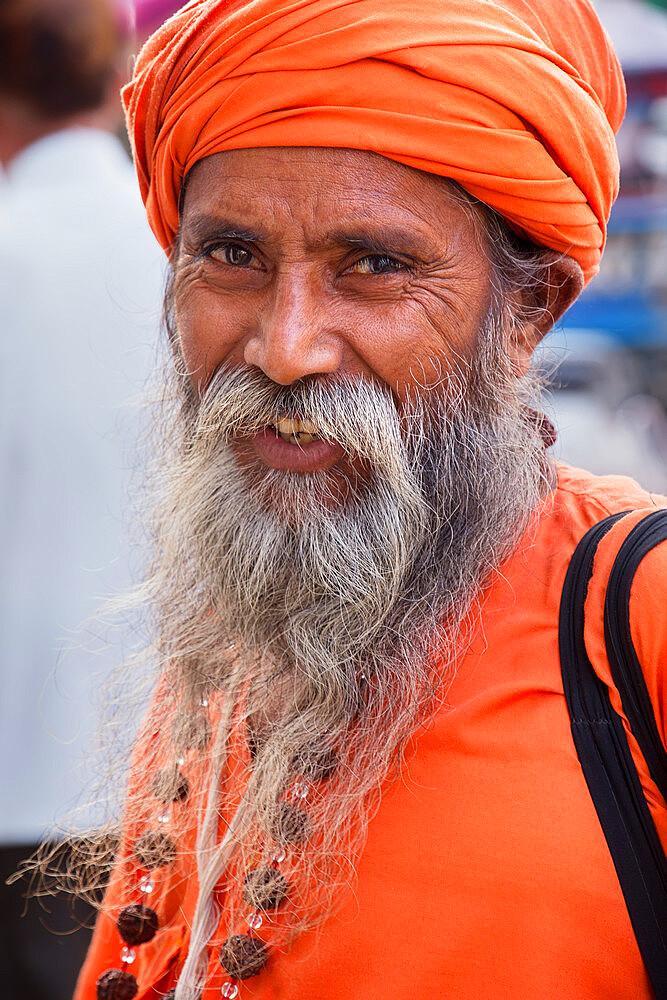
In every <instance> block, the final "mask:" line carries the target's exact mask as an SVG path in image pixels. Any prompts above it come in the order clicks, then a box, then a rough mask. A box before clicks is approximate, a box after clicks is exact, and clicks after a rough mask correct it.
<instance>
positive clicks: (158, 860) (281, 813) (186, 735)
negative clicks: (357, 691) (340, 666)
mask: <svg viewBox="0 0 667 1000" xmlns="http://www.w3.org/2000/svg"><path fill="white" fill-rule="evenodd" d="M364 680H365V678H364ZM207 706H208V700H207V699H206V698H203V699H202V701H201V709H205V708H206V707H207ZM211 732H212V730H211V724H210V721H209V719H208V716H207V714H205V712H204V711H201V710H199V711H197V712H196V713H195V714H194V715H193V716H190V717H189V718H187V719H186V720H185V722H183V721H182V720H178V726H177V731H175V732H172V736H173V738H174V741H175V743H176V744H177V746H178V747H179V752H180V753H181V756H179V757H178V758H177V759H176V762H175V764H174V765H172V766H171V767H168V768H164V769H161V770H159V771H157V772H156V774H155V775H154V777H153V780H152V782H151V791H152V793H153V795H154V796H155V798H156V799H157V800H158V801H159V802H160V806H161V808H160V811H159V813H158V815H157V817H156V819H157V822H158V823H159V824H161V826H162V829H160V828H158V829H151V830H147V831H145V832H144V833H142V834H141V835H140V836H139V837H138V838H137V840H136V841H135V844H134V847H133V854H134V856H135V859H136V860H137V861H138V862H139V865H140V877H139V883H138V894H139V898H138V901H137V902H135V903H131V904H130V905H128V906H126V907H124V908H123V909H122V910H121V911H120V913H119V914H118V918H117V920H116V927H117V928H118V933H119V935H120V937H121V939H122V942H123V945H122V948H121V952H120V959H121V968H120V969H108V970H107V971H106V972H104V973H102V975H101V976H100V977H99V979H98V980H97V1000H133V998H134V997H135V996H136V995H137V993H138V990H139V987H138V983H137V980H136V978H135V976H133V975H132V973H131V972H130V971H128V970H129V968H130V967H131V966H132V964H133V963H134V961H135V959H136V950H135V949H136V948H137V947H139V946H141V945H142V944H145V943H147V942H148V941H151V940H152V939H153V938H154V937H155V935H156V933H157V931H158V929H159V920H158V915H157V913H156V912H155V910H154V909H152V907H150V906H149V905H148V904H149V902H150V898H151V894H152V893H153V891H154V889H155V883H154V872H155V871H156V870H157V869H160V868H164V867H167V866H169V865H171V864H173V862H174V861H175V860H176V855H177V846H176V843H175V842H174V840H173V839H172V838H171V837H170V836H169V834H168V833H167V832H166V830H165V829H164V827H165V826H167V825H168V824H169V823H170V821H171V814H170V810H171V807H172V806H173V805H174V804H178V803H182V802H184V801H185V800H186V799H187V797H188V795H189V791H190V786H189V782H188V779H187V777H186V776H185V775H184V774H183V773H182V771H181V770H180V768H181V766H182V765H183V764H185V757H184V756H183V753H184V751H187V750H193V751H194V750H202V749H204V747H205V746H206V744H207V743H208V741H209V739H210V736H211ZM248 744H249V748H250V752H251V756H252V757H253V758H254V757H255V756H256V755H257V751H258V747H257V745H256V743H255V741H254V740H253V738H252V735H251V734H249V739H248ZM298 763H299V765H301V768H300V769H301V772H302V773H301V775H300V776H299V777H297V779H296V780H295V782H294V783H293V785H292V788H291V798H292V801H288V800H287V799H282V800H281V801H280V802H279V803H278V805H277V810H276V814H275V817H274V819H273V821H272V823H271V824H270V829H269V830H267V833H268V834H269V836H270V837H271V839H272V840H273V841H274V843H275V850H274V852H273V854H272V856H271V860H270V863H269V864H265V865H261V866H260V867H258V868H253V869H251V870H250V871H249V872H247V873H246V875H245V877H244V880H243V888H242V891H241V895H242V899H243V901H244V902H245V903H247V904H248V906H249V907H250V911H249V912H248V913H247V914H246V918H245V919H246V925H247V930H244V931H243V932H242V933H241V932H237V933H235V934H231V935H230V936H229V937H227V938H226V940H225V941H224V942H223V944H222V946H221V948H220V952H219V960H220V964H221V966H222V967H223V969H224V970H225V971H226V972H227V974H228V976H229V978H228V979H227V980H226V982H224V983H223V985H222V987H221V993H220V995H221V997H222V998H223V1000H235V998H236V997H238V995H239V984H240V983H241V982H242V981H243V980H245V979H250V978H252V977H253V976H256V975H258V974H259V973H260V972H261V971H262V969H263V968H264V967H265V965H266V963H267V961H268V959H269V954H270V950H269V946H268V944H267V943H266V942H265V941H264V940H262V938H260V937H258V936H257V933H256V932H257V931H258V930H259V928H260V927H261V926H262V925H263V923H264V920H265V919H266V918H267V916H268V915H269V914H270V913H271V912H275V911H276V910H277V909H278V907H279V906H280V905H281V903H282V902H283V901H284V900H285V899H286V898H287V896H288V894H289V882H288V880H287V878H286V877H285V875H284V874H283V873H282V872H281V871H280V865H281V864H282V862H283V861H284V860H285V858H286V856H287V854H286V848H287V847H288V846H289V847H299V846H301V845H302V844H303V843H305V842H306V841H307V839H308V837H309V834H310V820H309V817H308V814H307V813H306V812H305V810H304V809H303V808H302V807H301V805H297V804H295V802H294V801H293V800H294V799H296V800H297V802H299V803H302V802H304V801H305V799H306V798H307V796H308V794H309V788H310V782H312V781H320V780H323V779H324V778H327V777H329V776H330V775H331V774H332V773H333V771H334V770H335V768H336V766H337V757H336V755H335V753H334V752H333V751H330V750H325V751H322V752H320V753H318V754H316V755H315V757H314V758H308V759H307V760H304V761H303V762H301V761H299V762H298ZM174 997H175V989H171V990H170V991H169V992H168V993H166V994H165V996H164V998H163V1000H173V998H174Z"/></svg>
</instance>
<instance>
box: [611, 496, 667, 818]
mask: <svg viewBox="0 0 667 1000" xmlns="http://www.w3.org/2000/svg"><path fill="white" fill-rule="evenodd" d="M666 540H667V510H657V511H655V512H654V513H653V514H649V515H648V516H647V517H645V518H643V520H641V521H640V522H639V524H637V525H635V527H634V528H633V529H632V531H631V532H630V534H629V535H628V537H627V538H626V539H625V541H624V542H623V544H622V545H621V548H620V549H619V551H618V555H617V556H616V560H615V562H614V565H613V567H612V570H611V573H610V574H609V582H608V584H607V595H606V598H605V605H604V636H605V642H606V645H607V655H608V657H609V665H610V667H611V672H612V677H613V678H614V684H615V685H616V688H617V690H618V693H619V695H620V696H621V703H622V705H623V711H624V712H625V714H626V717H627V719H628V722H629V723H630V728H631V729H632V732H633V735H634V737H635V739H636V740H637V742H638V743H639V746H640V747H641V751H642V754H643V756H644V760H645V761H646V763H647V765H648V769H649V772H650V774H651V777H652V778H653V780H654V781H655V783H656V785H657V786H658V788H659V789H660V792H661V794H662V797H663V798H664V799H665V800H667V753H666V752H665V748H664V746H663V744H662V741H661V739H660V734H659V733H658V727H657V724H656V720H655V713H654V711H653V706H652V704H651V699H650V696H649V693H648V690H647V688H646V683H645V681H644V674H643V673H642V668H641V664H640V663H639V660H638V658H637V653H636V652H635V647H634V645H633V643H632V635H631V632H630V588H631V587H632V581H633V578H634V575H635V573H636V571H637V567H638V566H639V564H640V562H641V561H642V559H643V558H644V556H645V555H646V554H647V552H650V550H651V549H652V548H654V546H656V545H658V544H659V543H660V542H664V541H666ZM665 613H666V614H667V608H665Z"/></svg>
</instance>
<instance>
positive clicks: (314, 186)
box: [174, 148, 490, 473]
mask: <svg viewBox="0 0 667 1000" xmlns="http://www.w3.org/2000/svg"><path fill="white" fill-rule="evenodd" d="M174 264H175V268H174V270H175V300H174V302H175V320H176V328H177V330H178V333H179V336H180V341H181V349H182V353H183V356H184V359H185V363H186V365H187V369H188V371H189V372H190V373H191V377H192V379H193V382H194V383H195V385H196V387H197V390H198V391H199V392H200V393H201V392H203V391H204V390H205V389H206V387H207V386H208V384H209V382H210V380H211V378H212V376H213V375H214V374H215V372H216V371H217V370H218V369H219V368H220V367H221V366H225V367H230V368H247V367H248V366H250V367H255V368H259V369H261V370H262V371H263V372H264V373H265V375H267V376H268V378H269V379H271V380H272V382H274V383H277V384H279V385H283V386H287V385H291V384H292V383H295V382H298V381H299V380H302V379H307V377H308V376H317V375H336V376H344V377H347V378H350V379H352V380H357V379H359V378H363V379H365V380H367V381H371V382H373V383H375V384H376V385H378V386H381V387H383V388H384V389H385V390H387V389H388V390H389V391H390V392H391V394H392V395H393V398H394V400H395V403H396V404H397V406H398V407H399V409H400V407H401V405H402V404H403V403H404V402H405V401H406V399H407V398H409V396H410V395H411V394H413V392H414V391H415V390H416V391H417V392H420V391H422V390H423V388H424V387H426V386H429V385H433V384H435V383H436V382H438V381H439V380H440V379H441V377H442V376H443V375H444V376H446V375H447V372H448V371H449V370H450V369H451V368H453V367H455V366H456V367H458V368H459V370H460V369H461V367H462V365H463V367H465V363H466V361H467V360H468V359H470V358H471V357H472V356H473V354H474V352H475V348H476V346H477V343H478V338H479V333H480V329H481V328H482V325H483V320H484V317H485V315H486V313H487V311H488V307H489V292H490V281H489V277H490V276H489V265H488V261H487V258H486V254H485V252H484V250H483V248H482V247H481V246H480V242H479V237H478V235H477V229H476V227H475V224H474V221H473V217H472V214H471V209H470V208H469V207H467V206H464V205H463V203H462V202H461V201H459V200H457V199H456V198H455V197H454V196H453V195H452V193H451V191H450V190H449V189H448V187H447V185H446V183H445V182H443V181H442V180H441V179H439V178H436V177H432V176H430V175H427V174H423V173H421V172H418V171H416V170H412V169H410V168H408V167H405V166H402V165H401V164H398V163H394V162H392V161H390V160H387V159H385V158H383V157H381V156H377V155H375V154H372V153H365V152H356V151H350V150H339V149H282V148H281V149H249V150H238V151H230V152H225V153H218V154H216V155H214V156H210V157H208V158H207V159H205V160H202V161H201V162H199V163H198V164H197V165H196V166H195V167H194V169H193V170H192V172H191V174H190V177H189V182H188V187H187V193H186V197H185V203H184V209H183V217H182V224H181V231H180V242H179V247H178V254H177V257H176V259H175V262H174ZM294 417H298V414H290V413H285V414H284V420H283V421H282V422H281V424H280V426H278V427H277V428H274V427H268V428H267V429H266V431H265V432H261V433H258V434H254V435H253V436H252V437H251V438H250V439H246V440H242V441H237V442H235V447H236V448H237V449H238V452H239V455H238V457H239V458H240V459H241V461H242V462H243V464H246V463H248V462H251V463H252V462H256V461H257V460H259V462H260V463H263V465H265V466H267V467H269V468H273V469H280V470H288V471H292V472H296V473H309V472H316V471H321V470H325V469H333V468H334V467H336V466H337V464H338V463H341V462H344V461H345V459H344V456H343V455H342V452H341V448H340V447H339V446H338V445H337V443H336V442H335V441H330V440H324V439H322V438H318V436H317V430H318V429H317V428H314V427H312V426H311V425H309V424H306V425H303V424H299V423H295V422H294V420H293V418H294ZM279 432H282V434H281V433H279ZM313 435H315V439H314V440H312V439H311V438H312V436H313Z"/></svg>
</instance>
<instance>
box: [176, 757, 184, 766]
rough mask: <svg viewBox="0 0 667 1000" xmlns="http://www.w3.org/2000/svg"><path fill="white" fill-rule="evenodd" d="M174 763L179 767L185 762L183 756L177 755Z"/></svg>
mask: <svg viewBox="0 0 667 1000" xmlns="http://www.w3.org/2000/svg"><path fill="white" fill-rule="evenodd" d="M176 763H177V764H178V766H179V767H183V765H184V764H185V757H177V758H176Z"/></svg>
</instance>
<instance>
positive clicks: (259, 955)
mask: <svg viewBox="0 0 667 1000" xmlns="http://www.w3.org/2000/svg"><path fill="white" fill-rule="evenodd" d="M268 958H269V950H268V948H267V947H266V945H265V944H264V942H263V941H260V940H259V938H256V937H248V935H247V934H232V936H231V937H229V938H227V940H226V941H225V943H224V944H223V946H222V948H221V949H220V965H221V966H222V967H223V969H224V970H225V971H226V972H228V973H229V975H230V976H233V977H234V979H250V977H251V976H256V975H257V974H258V973H259V972H261V971H262V969H263V968H264V966H265V965H266V963H267V961H268Z"/></svg>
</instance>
